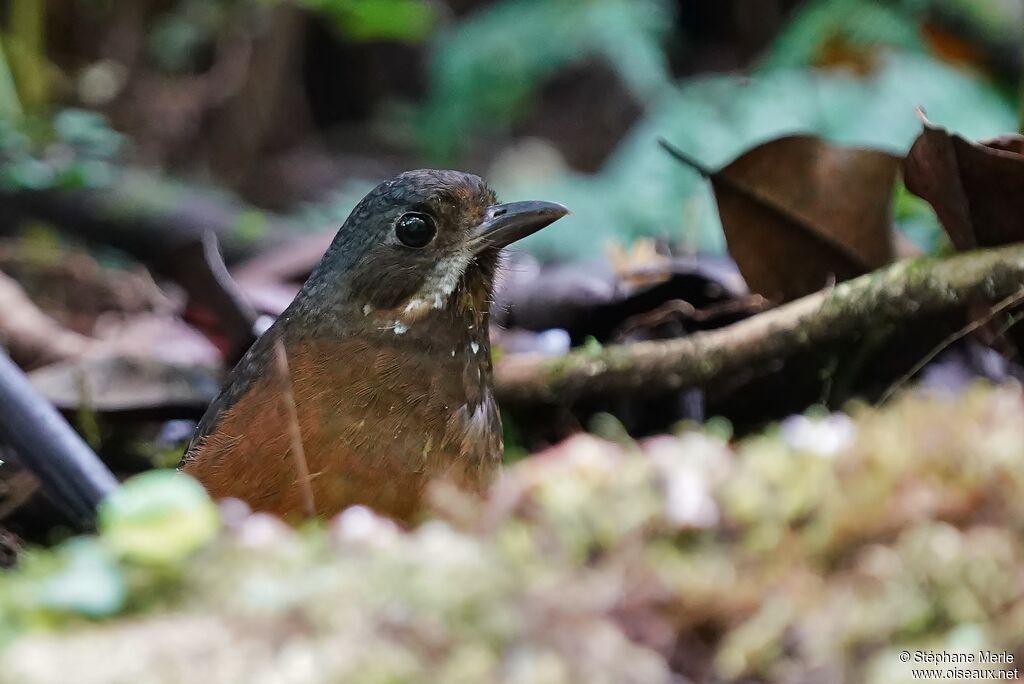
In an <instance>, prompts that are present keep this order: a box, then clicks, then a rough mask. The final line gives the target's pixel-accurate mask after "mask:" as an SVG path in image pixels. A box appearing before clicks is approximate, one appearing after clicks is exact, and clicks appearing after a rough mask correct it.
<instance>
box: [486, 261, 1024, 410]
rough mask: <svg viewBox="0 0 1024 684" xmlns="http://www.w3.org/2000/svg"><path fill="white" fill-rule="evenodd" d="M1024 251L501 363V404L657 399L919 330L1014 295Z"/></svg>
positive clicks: (908, 271)
mask: <svg viewBox="0 0 1024 684" xmlns="http://www.w3.org/2000/svg"><path fill="white" fill-rule="evenodd" d="M1022 282H1024V245H1020V244H1018V245H1012V246H1009V247H1002V248H998V249H988V250H981V251H975V252H968V253H964V254H959V255H956V256H952V257H949V258H946V259H935V258H918V259H910V260H907V261H902V262H899V263H897V264H894V265H892V266H889V267H887V268H884V269H880V270H878V271H875V272H873V273H869V274H868V275H865V276H861V277H859V278H856V279H854V280H850V281H847V282H845V283H842V284H840V285H837V286H836V287H834V288H831V289H827V290H822V291H820V292H816V293H814V294H811V295H808V296H806V297H803V298H801V299H798V300H796V301H793V302H790V303H789V304H786V305H784V306H780V307H778V308H776V309H772V310H771V311H767V312H765V313H762V314H758V315H756V316H753V317H752V318H748V319H746V320H744V321H741V322H739V323H735V324H733V325H730V326H728V327H726V328H722V329H719V330H714V331H710V332H702V333H696V334H694V335H691V336H689V337H686V338H682V339H676V340H668V341H657V342H638V343H635V344H630V345H614V346H607V347H604V348H602V349H599V350H581V351H576V352H572V353H570V354H567V355H565V356H561V357H556V358H552V357H550V356H540V355H533V354H523V355H518V356H509V357H506V358H505V359H503V360H502V361H501V362H500V363H498V365H497V368H496V371H495V377H496V385H497V393H498V398H499V400H500V401H502V402H508V403H538V402H539V403H556V402H568V401H572V400H573V399H577V398H581V397H604V396H615V395H627V394H646V395H652V394H659V393H665V392H670V391H674V390H679V389H682V388H686V387H704V386H708V385H711V384H713V383H715V382H717V381H719V380H723V379H725V378H728V377H730V376H731V375H733V374H734V373H737V372H739V371H742V370H744V369H749V368H757V367H760V366H762V365H763V364H765V363H767V362H770V361H773V360H781V359H787V358H790V357H793V356H795V355H796V354H798V353H799V352H801V351H804V350H807V349H811V348H816V347H819V346H820V345H824V344H828V343H834V342H837V341H840V340H843V339H850V338H852V337H854V336H856V335H859V334H862V333H865V332H868V331H870V330H873V329H879V328H884V327H887V326H895V327H903V328H906V327H907V326H910V325H913V324H914V323H915V321H919V320H921V319H923V318H924V317H926V316H930V315H934V314H939V313H943V312H947V311H948V312H955V311H960V310H963V309H964V308H965V307H966V306H967V305H968V304H970V303H972V302H976V301H979V300H982V301H984V300H987V301H996V300H999V299H1004V298H1006V297H1009V296H1011V295H1013V294H1014V293H1016V292H1017V291H1018V290H1019V289H1020V287H1021V283H1022Z"/></svg>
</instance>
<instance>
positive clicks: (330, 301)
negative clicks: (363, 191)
mask: <svg viewBox="0 0 1024 684" xmlns="http://www.w3.org/2000/svg"><path fill="white" fill-rule="evenodd" d="M567 213H568V210H567V209H566V208H565V207H563V206H561V205H560V204H555V203H552V202H512V203H509V204H498V203H497V202H496V199H495V196H494V192H493V191H491V189H490V188H488V187H487V185H486V184H485V183H484V182H483V180H481V179H480V178H479V177H478V176H474V175H471V174H468V173H460V172H458V171H437V170H419V171H409V172H406V173H403V174H401V175H399V176H397V177H395V178H393V179H391V180H389V181H386V182H384V183H381V184H380V185H378V186H377V187H376V188H374V189H373V190H372V191H371V192H370V193H369V194H368V195H367V196H366V197H364V198H363V200H362V201H361V202H359V204H358V205H357V206H356V208H355V209H353V210H352V213H351V214H350V215H349V217H348V220H346V221H345V224H344V225H343V226H342V228H341V230H340V231H338V235H337V237H336V238H335V239H334V242H333V243H332V244H331V247H330V248H329V249H328V250H327V253H326V254H325V255H324V258H323V260H322V261H321V262H320V264H319V266H318V267H317V269H316V271H314V273H313V276H312V277H311V278H310V281H309V282H308V283H307V285H306V288H305V290H304V293H303V297H304V298H305V299H306V300H307V301H309V300H312V301H317V300H319V301H320V303H321V304H322V305H324V306H331V305H333V306H337V304H339V303H343V304H344V305H345V308H347V309H349V310H350V311H351V310H352V309H353V308H354V309H355V310H358V311H359V312H361V313H362V315H363V316H366V317H369V316H371V315H373V316H374V317H383V318H389V319H390V320H391V321H393V326H394V327H393V328H392V329H393V330H394V331H395V332H399V331H402V330H404V329H407V328H408V326H410V325H411V324H412V323H413V322H415V321H416V320H418V319H419V318H421V317H423V316H425V315H427V314H429V313H430V312H431V311H444V310H452V309H457V308H459V307H463V306H467V305H469V304H472V303H473V302H469V303H467V302H466V301H463V300H465V298H467V297H469V298H472V299H474V300H475V299H477V298H480V297H483V298H484V299H486V297H487V296H489V291H490V288H491V285H492V282H493V277H494V271H495V267H496V265H497V260H498V253H499V252H500V251H501V249H502V248H504V247H506V246H507V245H509V244H511V243H513V242H515V241H516V240H519V239H521V238H524V237H526V236H527V235H530V234H532V233H534V232H536V231H538V230H540V229H541V228H543V227H545V226H547V225H548V224H550V223H552V222H554V221H556V220H558V219H559V218H561V217H562V216H564V215H565V214H567ZM339 298H340V299H339ZM476 304H477V305H479V306H483V307H486V303H479V302H477V303H476Z"/></svg>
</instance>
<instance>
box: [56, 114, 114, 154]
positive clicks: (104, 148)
mask: <svg viewBox="0 0 1024 684" xmlns="http://www.w3.org/2000/svg"><path fill="white" fill-rule="evenodd" d="M53 131H54V133H55V134H56V136H57V139H58V140H60V141H61V142H64V143H67V144H68V145H69V146H70V147H72V148H73V149H74V150H75V151H76V152H79V153H81V154H83V155H87V156H92V157H111V156H113V155H115V154H117V152H118V150H119V149H120V148H121V143H122V137H121V135H120V134H119V133H117V132H115V131H114V130H113V129H111V128H110V126H108V125H107V121H106V119H104V118H103V117H102V116H101V115H99V114H97V113H96V112H90V111H88V110H85V109H64V110H62V111H60V112H58V113H57V115H56V116H55V117H54V118H53Z"/></svg>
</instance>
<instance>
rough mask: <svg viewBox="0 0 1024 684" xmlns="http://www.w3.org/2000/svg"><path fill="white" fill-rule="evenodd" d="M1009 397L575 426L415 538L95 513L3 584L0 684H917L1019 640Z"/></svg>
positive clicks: (259, 520) (1015, 427) (1023, 639)
mask: <svg viewBox="0 0 1024 684" xmlns="http://www.w3.org/2000/svg"><path fill="white" fill-rule="evenodd" d="M1022 411H1024V396H1022V393H1021V389H1020V388H1019V387H1005V388H997V389H989V388H977V389H975V390H973V391H970V392H968V393H967V394H965V395H963V396H962V397H960V398H959V399H956V400H953V399H945V398H939V397H935V396H932V397H924V396H918V397H907V398H904V399H902V400H899V401H897V402H896V403H894V404H893V405H891V406H890V407H889V408H886V409H884V410H876V409H869V408H866V407H854V408H853V410H852V415H851V416H850V417H847V416H844V415H831V416H830V415H813V416H807V417H797V418H794V419H790V420H788V421H786V422H785V423H784V424H783V425H781V426H780V427H778V428H776V429H773V430H770V431H769V432H767V433H765V434H764V435H762V436H759V437H755V438H752V439H748V440H746V441H744V442H742V443H740V444H738V445H736V446H735V447H730V446H729V445H728V444H727V443H725V442H723V441H721V439H720V438H716V437H712V436H709V435H705V434H702V433H700V432H685V433H681V434H679V435H677V436H675V437H663V438H658V439H655V440H649V441H646V442H644V443H642V444H641V445H636V444H634V443H632V442H628V441H624V442H621V443H610V442H605V441H601V440H598V439H595V438H593V437H588V436H580V437H577V438H575V439H573V440H570V441H569V442H566V443H564V444H562V445H560V446H559V447H556V448H555V449H553V450H551V451H549V452H547V453H546V454H545V455H544V456H543V457H540V458H531V459H527V460H525V461H522V462H520V463H517V464H515V465H513V466H511V467H509V468H508V469H507V473H506V474H507V478H506V479H505V480H503V481H502V482H501V483H500V484H499V485H497V489H496V490H495V492H496V496H494V497H493V499H492V500H491V501H490V502H489V503H487V502H478V501H476V500H475V499H473V498H470V497H467V496H466V495H462V494H458V493H456V492H454V491H452V490H448V489H445V488H440V489H439V490H437V492H436V496H435V500H436V501H437V502H438V510H439V515H440V516H441V517H440V519H433V520H430V521H428V522H426V523H425V524H423V525H421V526H420V527H418V528H416V529H415V530H412V531H408V532H406V531H401V530H399V529H398V528H397V527H395V526H394V525H393V524H391V523H389V522H388V521H385V520H382V519H380V518H377V517H375V516H373V515H372V514H371V513H369V512H368V511H366V510H365V509H359V508H356V509H351V510H349V511H347V512H346V513H344V514H342V515H341V516H339V517H338V518H337V519H335V520H334V521H333V522H332V523H331V524H330V525H329V526H327V527H314V528H309V529H305V530H303V531H301V532H295V531H293V530H291V529H290V528H287V527H285V526H284V525H283V524H282V523H280V522H279V521H277V520H275V519H273V518H270V517H268V516H262V515H255V516H250V517H247V518H239V517H238V516H237V515H234V516H232V519H231V521H229V523H228V527H227V528H226V529H225V531H224V532H223V533H222V534H221V536H220V537H219V538H217V539H216V540H214V541H212V542H209V543H207V544H206V547H205V549H204V550H203V551H202V552H201V553H199V554H192V553H186V554H177V555H175V556H174V558H173V559H171V557H166V558H163V557H162V558H161V562H160V563H158V564H152V563H149V562H148V561H147V559H145V558H144V559H143V560H144V562H141V563H140V562H139V561H138V559H136V558H135V557H134V556H133V555H132V554H128V555H125V554H117V553H115V552H113V551H112V550H111V543H110V542H111V536H110V535H111V531H110V530H109V528H105V529H104V531H103V533H102V534H101V536H100V537H99V538H83V539H78V540H74V541H72V542H70V543H67V544H65V545H62V546H60V547H58V548H56V549H55V550H52V551H35V552H32V553H30V554H29V556H28V558H26V560H25V561H24V563H23V564H22V566H21V568H19V569H18V570H16V571H14V572H10V573H7V574H6V575H3V576H0V638H3V639H6V640H7V645H6V649H5V650H4V651H3V654H2V660H3V662H4V667H3V668H0V682H18V683H19V684H42V683H44V682H46V683H48V682H54V683H56V682H64V681H67V676H68V673H69V672H73V673H74V679H75V681H76V682H78V683H79V684H92V683H94V682H95V683H97V684H98V683H99V682H109V681H139V680H145V681H148V682H153V683H154V684H162V683H169V682H187V681H214V680H216V681H260V678H261V677H262V678H266V680H267V681H283V680H285V679H286V678H285V673H293V674H294V673H295V672H300V673H301V675H300V678H301V681H303V682H310V683H311V684H315V683H317V682H324V683H325V684H326V683H327V682H339V681H345V682H348V681H351V682H361V683H362V682H410V683H411V682H438V683H440V682H444V683H445V684H450V683H452V682H456V683H458V682H466V683H467V684H468V683H470V682H472V683H473V684H478V683H488V682H493V683H495V684H497V683H499V682H500V683H501V684H508V683H512V684H515V683H519V682H522V683H526V682H529V683H530V684H534V683H536V682H542V683H543V682H551V683H553V684H554V683H558V684H561V683H566V684H567V683H568V682H580V681H586V682H598V683H600V682H608V683H609V684H611V683H612V682H615V683H620V682H625V683H627V684H629V683H633V682H635V683H636V684H641V683H643V684H648V683H658V682H666V683H667V682H669V681H671V680H670V677H671V676H672V674H670V667H672V668H682V669H683V671H684V672H686V673H695V672H704V673H707V676H705V677H703V678H698V681H709V680H713V681H722V682H732V681H763V682H775V681H779V682H782V681H857V682H866V683H868V684H892V683H893V682H909V681H912V680H911V676H910V675H911V671H910V669H909V667H910V666H909V665H904V664H902V663H901V661H900V660H899V658H898V654H899V651H900V650H903V649H907V650H911V651H914V650H918V649H934V650H939V649H966V650H977V649H980V648H985V649H990V650H996V651H998V650H1002V649H1006V650H1008V651H1011V652H1019V651H1020V649H1021V648H1022V647H1024V628H1022V626H1021V621H1020V618H1019V616H1020V614H1021V608H1022V607H1024V588H1022V586H1021V584H1020V582H1019V581H1018V578H1019V574H1020V572H1019V568H1020V567H1021V565H1022V564H1024V543H1022V541H1021V539H1020V534H1019V530H1020V529H1021V527H1022V526H1024V476H1022V473H1021V469H1020V467H1019V466H1020V462H1021V459H1022V458H1024V450H1022V445H1024V423H1022V422H1021V421H1020V420H1018V419H1017V418H1018V417H1019V416H1020V414H1021V412H1022ZM174 486H175V487H177V486H178V485H177V484H175V485H174ZM168 491H170V490H168ZM151 493H152V492H151V491H150V492H144V491H143V490H142V489H137V490H136V491H135V492H133V493H132V494H131V496H138V497H140V498H139V502H141V501H143V499H146V498H148V494H151ZM179 493H180V492H179ZM143 494H146V495H147V496H142V495H143ZM154 498H156V499H159V500H161V501H162V502H163V506H166V505H168V504H171V503H172V501H171V500H172V499H173V498H174V497H170V496H163V495H162V494H160V495H155V496H154ZM184 498H185V499H188V500H189V501H191V502H192V503H191V504H188V505H186V504H181V505H178V504H173V505H171V506H170V508H169V509H168V510H166V511H164V513H168V515H164V513H161V514H159V515H156V516H155V517H151V516H149V515H148V514H146V513H143V512H141V511H136V513H132V514H131V515H130V516H129V518H130V519H131V520H132V523H131V524H132V525H139V527H138V532H140V533H141V532H142V531H143V530H144V529H145V528H146V527H148V529H149V532H150V533H151V534H152V535H153V536H154V538H155V539H157V540H163V539H167V540H168V543H169V544H170V545H171V546H177V544H176V543H175V542H174V541H173V538H174V536H175V535H176V534H177V533H176V532H175V531H174V530H169V529H168V528H167V527H166V526H165V525H166V523H167V521H168V520H170V519H173V518H174V517H176V516H177V515H178V514H184V515H188V514H189V511H191V510H192V508H193V504H194V505H196V506H198V508H200V509H203V508H206V509H208V508H209V506H210V503H209V502H208V501H206V500H205V499H204V498H202V497H194V496H192V495H191V494H188V495H187V496H185V497H184ZM147 506H148V504H147ZM147 506H143V508H146V507H147ZM161 507H162V506H158V508H161ZM171 509H174V510H175V511H176V513H175V514H174V515H169V513H170V510H171ZM132 536H133V537H134V536H135V534H134V533H133V535H132ZM202 538H206V539H208V536H205V535H203V536H202ZM132 546H133V547H134V544H133V545H132ZM145 546H146V548H155V547H156V546H157V544H156V543H147V544H146V545H145ZM95 620H103V621H104V624H103V627H102V629H96V628H94V627H93V626H92V623H90V622H89V621H95ZM693 643H700V644H701V648H699V649H688V648H686V645H687V644H693ZM679 645H682V649H683V650H681V651H680V650H674V649H676V648H677V647H678V646H679ZM97 653H104V654H106V653H110V654H115V653H125V654H130V656H131V657H110V658H97V657H96V654H97ZM670 656H671V660H670ZM304 664H309V665H308V666H307V665H304ZM295 668H300V669H298V670H296V669H295Z"/></svg>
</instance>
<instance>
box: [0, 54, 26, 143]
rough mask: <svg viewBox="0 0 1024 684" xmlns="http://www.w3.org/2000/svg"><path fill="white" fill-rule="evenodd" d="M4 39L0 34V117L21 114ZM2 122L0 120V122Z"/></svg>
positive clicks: (19, 99) (19, 100)
mask: <svg viewBox="0 0 1024 684" xmlns="http://www.w3.org/2000/svg"><path fill="white" fill-rule="evenodd" d="M4 42H5V41H4V40H3V36H2V35H0V117H11V118H13V117H16V116H21V98H19V97H18V89H17V88H16V87H15V85H14V75H13V74H12V73H11V66H10V64H9V63H8V61H7V53H6V52H4ZM0 123H2V122H0Z"/></svg>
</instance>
